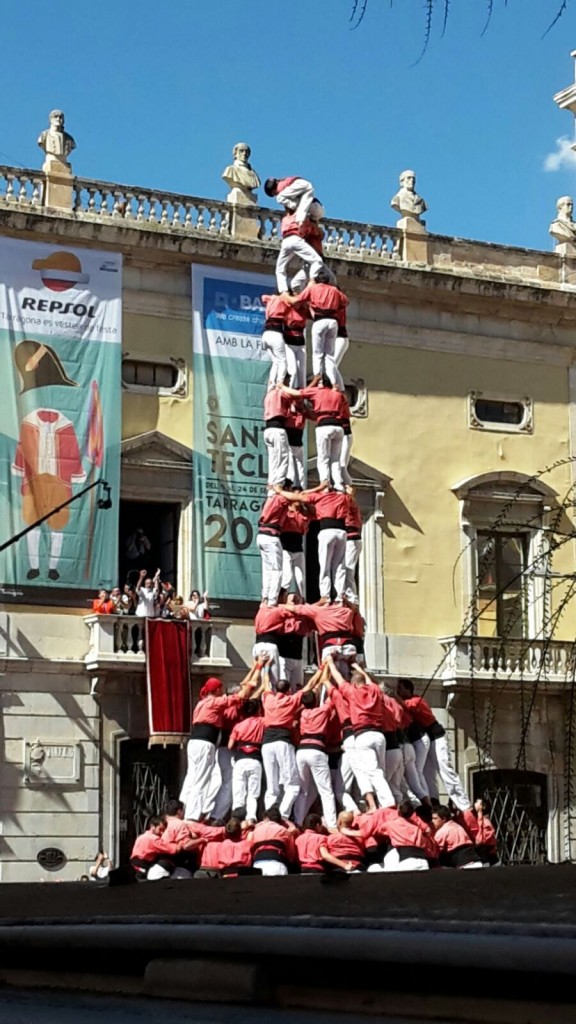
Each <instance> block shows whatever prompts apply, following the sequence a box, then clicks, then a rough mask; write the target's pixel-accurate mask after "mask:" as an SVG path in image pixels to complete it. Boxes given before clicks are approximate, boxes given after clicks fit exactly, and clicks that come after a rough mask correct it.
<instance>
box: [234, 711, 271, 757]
mask: <svg viewBox="0 0 576 1024" xmlns="http://www.w3.org/2000/svg"><path fill="white" fill-rule="evenodd" d="M263 736H264V719H263V718H262V716H261V715H250V716H249V717H248V718H243V719H241V721H240V722H236V725H235V726H234V728H233V729H232V732H231V733H230V740H231V742H232V743H233V744H234V747H235V749H236V750H241V751H242V752H243V753H244V754H250V753H254V754H255V753H257V752H258V751H259V749H260V747H261V746H262V737H263Z"/></svg>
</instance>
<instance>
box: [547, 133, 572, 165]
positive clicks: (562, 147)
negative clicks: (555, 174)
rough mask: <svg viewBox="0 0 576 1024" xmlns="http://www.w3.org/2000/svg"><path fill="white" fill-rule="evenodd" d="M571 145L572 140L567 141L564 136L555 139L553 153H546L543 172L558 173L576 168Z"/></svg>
mask: <svg viewBox="0 0 576 1024" xmlns="http://www.w3.org/2000/svg"><path fill="white" fill-rule="evenodd" d="M573 144H574V140H573V139H569V138H568V137H567V136H566V135H563V136H562V137H561V138H560V139H556V149H555V151H554V152H553V153H548V156H547V157H546V159H545V160H544V170H545V171H560V170H565V169H568V170H572V169H573V168H576V152H575V151H574V150H573V149H572V146H573Z"/></svg>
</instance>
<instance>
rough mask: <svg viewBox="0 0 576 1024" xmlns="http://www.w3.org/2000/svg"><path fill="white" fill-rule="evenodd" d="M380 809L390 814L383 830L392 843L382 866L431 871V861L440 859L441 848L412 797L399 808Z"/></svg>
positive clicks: (387, 815) (388, 870)
mask: <svg viewBox="0 0 576 1024" xmlns="http://www.w3.org/2000/svg"><path fill="white" fill-rule="evenodd" d="M379 813H380V814H384V815H386V820H385V821H384V823H383V834H384V835H385V836H386V837H387V838H388V840H389V842H390V845H391V849H390V850H389V851H388V853H387V854H386V855H385V857H384V861H383V865H382V870H383V871H386V872H391V871H428V869H429V868H430V862H431V861H435V860H437V859H438V856H439V849H438V847H437V844H436V842H435V840H434V839H433V838H432V837H431V836H430V835H429V834H428V831H427V827H426V826H425V823H424V822H422V821H421V820H420V819H419V818H418V816H417V815H416V814H415V813H414V808H413V807H412V804H411V803H410V801H409V800H403V801H402V802H401V803H400V804H399V805H398V809H397V810H396V809H395V808H393V807H390V808H388V809H387V810H386V811H383V812H382V811H380V812H379Z"/></svg>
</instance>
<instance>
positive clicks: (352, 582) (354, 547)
mask: <svg viewBox="0 0 576 1024" xmlns="http://www.w3.org/2000/svg"><path fill="white" fill-rule="evenodd" d="M361 551H362V541H361V540H348V538H347V539H346V556H345V559H344V566H345V568H346V597H347V598H348V600H350V601H353V600H354V598H355V597H357V596H358V588H357V586H356V567H357V565H358V560H359V558H360V553H361Z"/></svg>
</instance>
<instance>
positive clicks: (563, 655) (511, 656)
mask: <svg viewBox="0 0 576 1024" xmlns="http://www.w3.org/2000/svg"><path fill="white" fill-rule="evenodd" d="M440 643H441V645H442V647H443V648H444V651H445V660H444V663H443V665H442V669H441V672H440V679H441V680H442V682H443V683H444V685H445V686H453V685H455V684H458V683H459V682H460V683H464V682H470V681H471V680H472V679H474V681H475V682H476V681H477V682H482V681H485V682H487V683H492V682H502V683H506V682H510V683H520V682H525V683H526V682H528V683H530V682H533V683H536V682H542V683H552V684H555V685H561V686H563V685H565V684H566V683H571V682H572V681H573V679H574V676H575V672H576V645H575V644H573V643H571V642H570V641H569V640H529V639H525V640H511V639H508V640H501V639H499V638H497V637H479V636H464V637H454V636H449V637H442V638H441V639H440Z"/></svg>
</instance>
